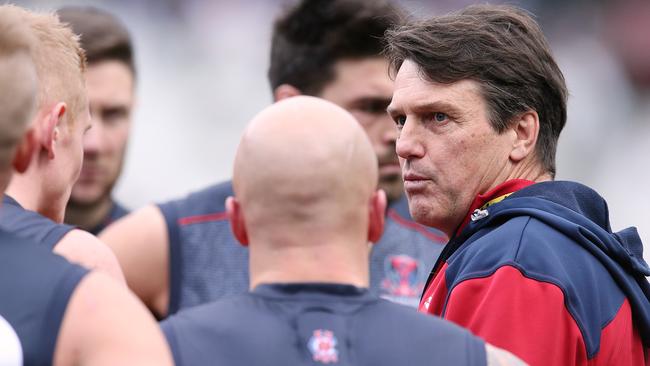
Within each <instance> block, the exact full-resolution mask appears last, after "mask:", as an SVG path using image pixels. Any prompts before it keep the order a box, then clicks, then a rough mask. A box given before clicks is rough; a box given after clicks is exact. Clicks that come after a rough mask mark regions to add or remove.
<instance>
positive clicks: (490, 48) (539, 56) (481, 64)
mask: <svg viewBox="0 0 650 366" xmlns="http://www.w3.org/2000/svg"><path fill="white" fill-rule="evenodd" d="M386 42H387V47H386V50H385V54H386V55H387V56H388V57H389V60H390V63H391V72H392V73H393V74H394V73H395V72H397V70H398V69H399V67H400V66H401V65H402V63H403V62H404V61H405V60H410V61H412V62H414V63H415V64H416V65H418V67H419V69H420V72H421V74H422V77H424V78H425V79H427V80H430V81H434V82H438V83H454V82H457V81H460V80H463V79H471V80H475V81H477V82H478V83H479V85H480V87H481V92H482V94H483V97H484V98H485V100H486V102H487V105H488V114H489V117H490V123H491V124H492V127H493V128H494V129H495V131H497V132H499V133H501V132H503V131H504V130H506V128H507V127H508V126H509V125H510V123H511V122H512V121H513V120H514V118H515V117H517V115H520V114H522V113H525V112H527V111H530V110H534V111H536V112H537V114H538V116H539V122H540V131H539V137H538V140H537V145H536V153H537V156H538V158H539V159H540V161H541V163H542V165H543V167H544V168H545V169H546V170H547V171H548V172H549V173H550V174H551V176H555V152H556V148H557V141H558V138H559V136H560V132H561V131H562V128H564V125H565V123H566V118H567V112H566V103H567V95H568V92H567V88H566V83H565V80H564V76H563V75H562V72H561V71H560V68H559V67H558V65H557V64H556V62H555V60H554V59H553V56H552V54H551V48H550V46H549V45H548V43H547V41H546V38H545V37H544V34H543V33H542V30H541V29H540V27H539V25H538V24H537V23H536V22H535V20H534V19H533V18H532V17H531V15H530V14H529V13H527V12H526V11H525V10H522V9H519V8H517V7H513V6H508V5H473V6H469V7H467V8H465V9H463V10H461V11H459V12H455V13H451V14H448V15H443V16H437V17H433V18H431V19H428V20H423V21H417V22H413V23H410V24H407V25H403V26H399V27H396V28H394V29H392V30H390V31H388V32H387V33H386Z"/></svg>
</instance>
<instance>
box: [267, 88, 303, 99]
mask: <svg viewBox="0 0 650 366" xmlns="http://www.w3.org/2000/svg"><path fill="white" fill-rule="evenodd" d="M298 95H302V93H301V92H300V90H299V89H298V88H296V87H295V86H293V85H289V84H282V85H280V86H278V87H277V88H275V90H273V100H274V101H276V102H279V101H281V100H283V99H287V98H291V97H295V96H298Z"/></svg>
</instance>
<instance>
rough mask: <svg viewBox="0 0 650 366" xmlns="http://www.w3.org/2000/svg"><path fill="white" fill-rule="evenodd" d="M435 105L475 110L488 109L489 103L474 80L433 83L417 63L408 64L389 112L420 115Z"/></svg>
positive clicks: (399, 77)
mask: <svg viewBox="0 0 650 366" xmlns="http://www.w3.org/2000/svg"><path fill="white" fill-rule="evenodd" d="M432 105H433V106H435V105H446V106H449V107H454V108H457V109H473V108H477V107H484V105H485V101H484V98H483V95H482V92H481V87H480V84H479V83H478V82H476V81H474V80H471V79H463V80H459V81H457V82H454V83H438V82H433V81H429V80H427V79H426V78H425V76H424V75H423V73H422V72H421V70H420V68H419V67H418V66H417V65H416V64H415V63H413V62H412V61H410V60H406V61H404V63H403V64H402V66H401V67H400V69H399V70H398V72H397V75H396V77H395V88H394V92H393V96H392V100H391V102H390V104H389V106H388V108H387V110H388V112H389V113H391V114H395V113H409V112H413V111H416V112H417V111H418V110H419V109H423V108H425V107H427V106H432Z"/></svg>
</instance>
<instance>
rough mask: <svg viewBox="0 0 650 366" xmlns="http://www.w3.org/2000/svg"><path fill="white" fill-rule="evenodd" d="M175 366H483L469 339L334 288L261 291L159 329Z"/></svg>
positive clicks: (359, 293) (361, 293)
mask: <svg viewBox="0 0 650 366" xmlns="http://www.w3.org/2000/svg"><path fill="white" fill-rule="evenodd" d="M162 328H163V332H164V333H165V335H166V337H167V339H168V341H169V343H170V346H171V348H172V352H173V354H174V355H175V360H174V361H175V362H176V365H178V366H182V365H207V364H215V365H217V364H218V365H235V364H236V365H314V364H319V363H320V364H328V363H332V364H336V365H377V366H381V365H424V364H428V365H458V366H461V365H485V364H486V351H485V343H484V342H483V341H482V340H480V339H478V338H476V337H474V336H472V335H471V333H470V332H468V331H466V330H464V329H462V328H460V327H458V326H456V325H454V324H452V323H449V322H445V321H442V320H440V319H437V318H434V317H427V316H425V315H423V314H419V313H417V312H414V311H412V310H411V309H409V308H406V307H404V306H401V305H397V304H393V303H391V302H388V301H386V300H382V299H379V298H377V297H376V296H373V295H372V294H370V293H369V292H368V290H367V289H362V288H358V287H354V286H350V285H340V284H315V283H310V284H300V283H294V284H273V285H271V284H267V285H260V286H258V287H257V288H255V289H254V290H253V291H252V292H251V293H249V294H244V295H239V296H236V297H233V298H230V299H224V300H221V301H217V302H215V303H211V304H205V305H201V306H199V307H196V308H193V309H188V310H187V311H181V312H179V313H178V314H176V315H173V316H171V317H170V318H169V320H167V321H165V322H163V323H162Z"/></svg>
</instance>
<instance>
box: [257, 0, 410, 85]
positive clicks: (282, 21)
mask: <svg viewBox="0 0 650 366" xmlns="http://www.w3.org/2000/svg"><path fill="white" fill-rule="evenodd" d="M402 18H403V12H402V10H401V9H400V8H398V7H397V6H395V5H393V4H391V3H389V2H387V1H383V0H303V1H300V2H299V3H297V4H295V5H294V6H292V7H290V8H288V9H287V10H286V11H285V12H284V13H283V14H282V15H281V16H280V17H279V18H277V20H276V21H275V24H274V27H273V36H272V40H271V62H270V67H269V71H268V77H269V82H270V83H271V88H272V90H275V88H277V87H278V86H280V85H282V84H290V85H292V86H294V87H296V88H298V89H299V90H300V91H301V92H302V93H304V94H309V95H317V94H318V93H320V92H321V91H322V89H323V87H324V86H325V85H326V84H327V83H328V82H330V81H331V80H332V79H333V78H334V77H335V75H334V71H333V69H334V64H335V63H336V62H337V61H339V60H342V59H355V58H365V57H373V56H381V52H382V50H383V48H384V46H385V43H384V40H383V35H384V33H385V32H386V31H387V30H388V29H390V28H391V27H392V26H394V25H396V24H399V23H400V22H401V20H402Z"/></svg>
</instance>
